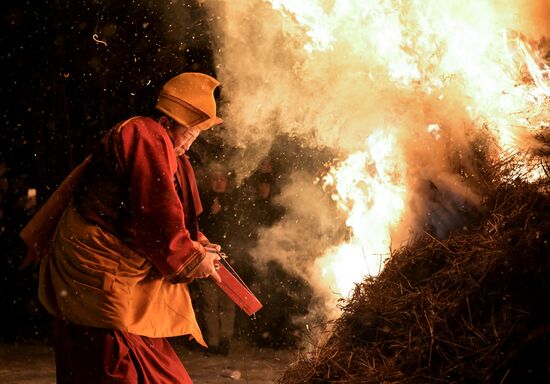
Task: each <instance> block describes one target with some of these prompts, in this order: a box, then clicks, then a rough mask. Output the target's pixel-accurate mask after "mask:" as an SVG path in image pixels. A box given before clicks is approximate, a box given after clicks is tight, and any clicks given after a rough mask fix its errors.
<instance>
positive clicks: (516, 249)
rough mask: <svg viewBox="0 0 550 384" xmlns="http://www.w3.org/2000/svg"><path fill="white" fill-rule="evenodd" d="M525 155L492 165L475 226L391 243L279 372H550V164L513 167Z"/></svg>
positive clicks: (417, 376) (318, 375) (448, 378)
mask: <svg viewBox="0 0 550 384" xmlns="http://www.w3.org/2000/svg"><path fill="white" fill-rule="evenodd" d="M546 155H548V154H546ZM539 160H541V161H542V162H543V163H544V164H545V166H544V169H545V170H546V171H550V169H549V168H548V164H547V157H546V156H545V157H544V158H540V159H539ZM524 165H525V163H524V162H523V161H518V160H517V159H509V160H508V161H507V162H503V163H501V164H500V166H498V167H497V166H495V167H494V168H493V169H492V170H491V172H489V173H488V174H487V175H485V176H486V180H487V182H488V184H489V185H487V187H489V189H488V191H487V195H486V198H485V201H484V202H483V204H482V206H483V208H484V210H485V213H484V215H483V218H482V219H481V220H479V221H478V222H477V224H476V225H474V226H472V227H471V228H470V229H468V230H461V231H457V232H456V233H452V234H451V235H450V236H449V237H448V238H447V239H445V240H439V239H437V238H436V237H434V236H433V235H431V234H429V233H424V234H422V235H419V236H418V237H417V238H415V239H414V240H412V241H411V243H410V244H409V245H407V246H405V247H403V248H401V249H399V250H397V251H396V252H394V253H393V254H392V256H391V257H390V258H389V259H388V262H387V263H386V264H385V266H384V269H383V271H382V272H381V273H380V275H379V276H378V277H376V278H375V277H369V278H367V279H366V280H365V281H363V282H362V283H360V284H358V285H357V286H356V287H355V289H354V292H353V294H352V296H351V298H350V299H349V300H347V301H345V304H344V306H343V314H342V316H341V317H340V318H339V319H337V320H336V321H335V322H334V324H333V325H332V327H331V331H330V333H329V334H328V335H327V340H326V341H324V342H322V343H320V344H319V345H316V346H315V348H314V349H313V351H312V352H310V353H309V354H307V355H304V356H302V357H301V358H300V359H299V360H298V361H297V362H295V363H294V364H292V365H291V366H290V367H289V368H288V370H287V371H286V372H285V374H284V375H283V376H282V377H281V379H280V381H279V382H280V383H296V384H297V383H321V382H323V383H324V382H338V383H380V382H384V383H425V382H443V383H457V382H461V383H462V382H489V383H519V382H521V383H528V382H529V383H531V382H545V381H546V380H549V379H550V308H549V307H548V302H547V301H548V295H549V294H550V257H549V255H550V243H549V242H550V195H549V194H548V192H549V191H550V189H549V187H550V178H549V176H550V173H548V174H547V175H546V176H545V177H543V178H541V179H539V180H538V181H537V182H536V183H531V182H528V181H527V180H525V179H524V177H522V176H525V175H515V176H514V177H511V174H513V173H514V172H516V170H517V167H523V166H524ZM495 180H506V181H503V182H497V183H495Z"/></svg>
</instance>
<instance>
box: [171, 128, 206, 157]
mask: <svg viewBox="0 0 550 384" xmlns="http://www.w3.org/2000/svg"><path fill="white" fill-rule="evenodd" d="M199 133H200V130H199V129H198V128H195V127H191V128H188V127H184V126H183V125H179V124H176V127H175V128H174V129H173V137H172V138H173V140H174V150H175V151H176V155H178V156H181V155H183V154H184V153H185V152H186V151H188V150H189V148H190V147H191V144H193V142H194V141H195V139H196V138H197V137H198V136H199Z"/></svg>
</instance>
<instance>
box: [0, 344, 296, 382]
mask: <svg viewBox="0 0 550 384" xmlns="http://www.w3.org/2000/svg"><path fill="white" fill-rule="evenodd" d="M173 344H174V349H175V350H176V352H177V353H178V355H179V356H180V357H181V359H182V361H183V362H184V364H185V366H186V368H187V370H188V372H189V374H190V376H191V378H192V379H193V382H194V383H195V384H211V383H231V382H241V383H249V384H267V383H274V382H275V381H276V379H277V378H278V377H279V375H280V374H281V372H282V371H283V370H284V369H285V367H286V366H287V365H288V363H289V362H290V361H291V360H292V359H293V357H294V355H295V352H294V351H292V350H280V349H269V348H260V347H257V346H253V345H250V344H249V343H246V342H243V341H239V340H237V341H235V342H234V345H233V348H232V350H231V353H230V354H229V356H227V357H223V356H206V355H205V354H204V352H203V351H201V350H196V349H190V348H188V346H187V345H182V344H179V343H173ZM235 370H237V371H239V373H240V376H241V377H240V379H237V380H235V379H232V378H229V377H224V376H222V375H223V374H226V375H227V374H229V373H230V372H232V371H235ZM0 383H2V384H53V383H55V364H54V357H53V349H52V348H51V346H50V345H49V344H47V343H30V344H26V345H22V344H18V345H14V344H0Z"/></svg>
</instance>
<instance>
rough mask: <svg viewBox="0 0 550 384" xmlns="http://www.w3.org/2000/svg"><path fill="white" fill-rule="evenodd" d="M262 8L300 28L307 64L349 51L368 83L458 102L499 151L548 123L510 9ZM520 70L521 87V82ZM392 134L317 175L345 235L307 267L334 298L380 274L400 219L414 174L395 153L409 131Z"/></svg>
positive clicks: (541, 86)
mask: <svg viewBox="0 0 550 384" xmlns="http://www.w3.org/2000/svg"><path fill="white" fill-rule="evenodd" d="M269 2H270V3H271V5H272V7H273V8H274V9H276V10H279V11H280V12H282V13H283V14H284V15H286V16H288V17H289V18H290V19H291V20H293V21H294V22H295V23H296V24H298V25H299V26H300V28H301V30H302V31H303V33H304V35H305V43H304V46H303V48H304V50H305V51H306V52H308V53H309V54H311V55H313V54H315V55H316V56H315V57H316V60H319V58H320V57H321V55H323V54H325V55H327V56H330V54H331V52H349V53H350V55H353V58H354V60H356V61H357V62H359V63H361V62H363V63H364V68H363V69H361V71H363V72H365V73H368V78H369V79H371V80H372V81H373V83H376V84H380V83H383V82H387V88H391V89H392V92H395V93H396V94H399V92H402V93H403V94H406V95H410V94H414V95H417V96H418V98H423V99H425V100H430V98H432V99H431V100H434V101H438V102H441V103H446V102H447V103H449V104H452V103H455V101H456V100H460V103H461V107H462V108H463V114H464V116H467V118H468V119H469V120H470V122H469V124H470V125H472V126H473V127H476V128H477V129H481V128H482V127H488V128H489V130H490V132H491V133H492V134H493V135H494V137H495V140H496V142H497V143H498V149H499V150H500V151H507V150H517V149H522V148H523V146H524V145H526V144H525V143H524V142H523V141H522V137H524V133H525V132H529V131H530V130H531V129H532V127H533V126H535V128H536V125H537V124H533V123H532V121H533V119H534V118H535V117H536V118H537V119H539V120H540V123H541V124H548V123H547V118H548V108H547V105H548V97H549V96H550V69H549V67H548V66H547V65H546V64H544V62H543V61H542V59H540V57H538V56H537V55H536V54H535V53H534V52H533V50H532V49H531V48H530V47H529V46H528V45H527V44H526V43H525V42H524V41H523V40H522V39H521V38H520V36H519V34H517V33H513V32H511V31H510V29H509V28H510V26H513V25H514V20H513V17H512V16H511V15H513V14H514V12H513V10H514V9H513V6H512V5H508V6H509V7H511V8H508V9H506V8H502V9H499V8H498V6H497V5H498V4H496V2H493V1H488V0H487V1H482V0H470V1H439V0H433V1H431V0H410V1H406V2H405V1H400V2H395V1H389V0H388V1H385V0H370V1H368V0H355V1H353V0H333V1H322V0H304V1H294V0H271V1H269ZM478 15H483V17H479V16H478ZM360 67H361V66H360V65H359V66H358V67H352V68H360ZM525 68H527V71H528V73H529V76H530V78H531V79H532V81H531V82H525V81H522V78H523V77H524V76H525V73H524V72H525ZM396 97H398V96H396ZM447 100H449V101H447ZM428 118H430V117H429V116H428ZM446 123H447V122H446V121H444V120H443V118H442V117H441V115H437V114H435V115H434V116H433V120H432V121H429V122H428V123H426V126H427V128H426V129H425V130H424V132H426V133H428V134H429V135H431V136H432V137H433V139H435V141H443V139H442V135H443V133H444V130H445V129H447V130H449V125H450V124H446ZM321 129H322V128H321ZM400 129H401V130H397V129H388V128H385V129H381V130H376V131H374V133H371V134H370V135H369V136H368V137H367V139H366V140H365V142H364V146H363V149H361V150H359V151H356V152H354V153H351V154H349V156H348V158H347V159H346V160H344V161H342V162H340V163H337V164H336V165H335V166H334V167H333V168H332V169H331V170H330V171H329V172H328V174H327V175H326V176H325V178H324V186H325V188H326V189H327V190H331V191H333V192H332V193H333V199H334V200H335V201H336V202H337V204H338V206H339V207H340V208H341V209H342V210H344V211H345V212H346V213H347V214H348V219H347V222H346V224H347V225H348V226H349V227H350V230H351V233H352V236H351V239H350V240H349V241H348V242H346V243H345V244H341V245H337V246H335V247H333V248H331V249H329V250H328V251H327V252H326V254H325V255H324V256H323V257H321V258H319V259H318V260H317V262H316V266H317V268H318V271H319V274H320V275H321V276H322V277H323V279H324V280H325V281H328V285H329V286H330V288H331V290H332V291H337V292H339V293H340V294H342V295H343V296H347V295H348V294H349V292H350V290H351V288H352V287H353V285H354V283H356V282H358V281H360V280H361V279H362V278H363V277H364V276H366V275H376V274H377V273H378V272H379V271H380V270H381V269H382V267H383V262H384V260H385V259H386V258H387V257H388V255H389V249H390V247H391V235H390V234H391V231H392V228H393V227H395V226H396V225H397V224H398V223H399V222H400V221H401V220H402V219H403V215H405V214H406V206H405V205H406V198H407V195H408V193H409V192H408V191H409V187H410V181H408V180H407V179H408V178H409V177H414V175H412V174H410V175H407V172H408V170H407V169H406V166H405V164H407V160H409V161H410V159H407V158H406V155H405V154H404V153H403V150H402V149H403V148H404V147H405V146H410V145H411V142H410V136H411V135H410V134H409V133H408V130H409V127H406V126H404V127H400ZM365 132H373V129H372V127H369V128H368V129H365ZM407 140H409V141H407Z"/></svg>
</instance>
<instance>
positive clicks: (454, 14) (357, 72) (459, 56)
mask: <svg viewBox="0 0 550 384" xmlns="http://www.w3.org/2000/svg"><path fill="white" fill-rule="evenodd" d="M283 3H284V2H282V1H276V0H273V1H262V0H237V1H233V0H208V1H204V2H203V5H204V6H205V7H206V8H207V10H208V14H209V15H210V18H209V20H210V21H211V22H212V27H213V28H214V33H213V43H214V46H215V60H216V64H217V66H216V68H217V75H218V78H219V79H220V81H221V83H222V86H223V95H224V100H225V103H224V105H223V106H222V114H223V116H224V119H225V121H226V127H227V129H226V130H225V131H224V132H225V136H224V140H226V141H227V142H228V143H230V144H231V145H234V146H236V147H239V148H242V149H243V152H242V153H243V155H242V156H240V157H239V158H238V159H234V164H233V167H234V168H235V170H236V171H237V174H241V175H245V174H247V173H248V172H250V171H251V170H253V169H254V168H256V167H257V165H258V163H259V161H260V160H261V159H263V158H264V157H265V156H266V155H267V153H268V152H269V150H270V149H271V144H272V143H273V142H274V141H275V140H276V138H277V137H279V136H281V135H285V136H288V137H294V138H296V139H297V140H299V141H300V142H303V143H306V146H307V147H308V148H312V149H315V148H320V149H321V148H325V149H326V148H328V149H330V150H331V151H333V152H334V153H335V154H339V155H342V156H345V155H347V154H350V153H354V152H357V151H362V150H364V148H365V145H366V141H367V139H368V138H369V137H370V136H371V135H373V133H375V132H379V131H381V132H384V133H385V134H388V135H391V136H392V137H395V138H396V139H395V140H396V141H395V146H396V147H397V148H398V149H399V151H398V152H399V153H400V156H402V157H403V162H404V163H405V164H406V167H407V168H406V175H404V176H403V177H404V179H406V184H407V194H406V202H405V203H406V204H405V210H404V213H403V217H402V218H401V220H400V222H399V223H397V224H395V225H394V226H393V227H392V228H391V238H392V246H393V247H397V246H400V245H402V244H403V243H404V242H405V241H406V240H407V238H408V236H409V234H410V232H411V231H414V230H420V229H423V227H422V226H423V225H425V224H426V222H428V223H429V224H431V225H433V226H434V228H433V229H434V231H435V234H436V235H438V236H441V237H444V236H445V235H446V234H447V233H448V231H449V230H450V229H453V228H455V227H456V226H460V225H463V224H465V221H464V220H463V218H461V217H460V215H461V214H462V208H464V207H476V206H477V205H478V204H479V201H480V193H481V191H480V189H479V186H478V185H477V179H476V177H477V173H478V172H479V161H486V160H487V159H488V158H490V157H491V156H494V155H495V153H497V154H498V151H499V150H501V149H502V145H503V143H514V145H516V146H519V147H521V145H522V142H523V141H522V140H523V139H524V137H526V131H527V129H526V127H527V126H528V125H529V124H531V122H526V121H528V120H529V119H528V117H529V116H527V117H526V116H525V113H524V112H525V111H526V110H527V109H529V108H531V112H532V110H533V109H536V106H534V105H535V104H529V103H530V102H531V100H530V99H529V100H528V99H527V98H526V95H527V94H528V92H527V91H526V89H525V88H522V87H519V84H520V82H521V81H520V80H521V78H522V76H523V75H525V73H527V72H526V69H525V68H524V67H525V66H524V65H522V63H521V61H520V60H519V59H518V58H517V55H516V56H514V55H512V54H506V52H508V51H506V49H509V50H510V52H513V51H514V49H517V47H519V45H518V44H520V43H517V40H515V38H516V37H518V36H519V37H520V38H521V41H523V42H525V43H526V44H528V43H530V42H537V41H540V39H541V38H542V37H543V36H545V35H547V34H550V27H549V25H550V23H548V20H549V18H550V4H549V3H548V1H545V0H538V1H534V0H522V1H519V0H518V1H497V0H493V1H491V0H485V1H484V0H470V1H443V2H442V1H439V0H433V1H431V0H424V1H420V0H408V1H407V0H403V1H389V0H387V1H386V0H372V1H366V0H355V1H352V0H348V1H339V0H324V1H323V0H318V1H314V0H307V1H288V2H287V4H283ZM303 9H305V10H303ZM530 97H533V98H537V97H539V99H540V98H541V97H544V96H541V95H540V94H538V95H531V96H530ZM538 116H539V117H540V116H542V115H541V114H540V110H539V115H538ZM525 142H527V141H525ZM288 156H292V154H288ZM323 167H324V165H323V164H321V163H320V164H318V165H313V166H312V165H311V164H309V165H308V169H316V168H317V169H318V170H322V169H323ZM296 168H297V169H299V168H300V166H299V165H298V166H297V167H296ZM318 176H319V175H318V173H315V172H305V173H304V172H303V171H300V172H299V173H296V174H295V175H292V176H291V178H290V180H291V182H290V183H288V184H287V185H285V186H284V190H283V193H282V195H281V197H280V202H281V203H282V204H284V205H285V206H286V207H287V208H288V209H289V214H288V215H287V217H286V218H285V219H284V220H283V221H282V222H281V223H279V224H277V225H276V226H275V227H273V228H271V229H269V230H267V231H266V232H264V233H263V234H262V237H261V240H260V246H259V247H258V249H257V250H256V251H255V256H256V257H257V258H258V259H259V260H266V259H268V258H277V259H278V260H279V261H281V262H282V263H283V264H284V265H285V266H286V267H287V268H289V270H291V271H293V272H294V273H297V274H299V275H300V276H303V277H304V278H307V279H308V280H309V281H310V283H311V284H312V285H313V286H315V287H318V288H319V292H327V291H330V289H331V288H330V287H328V288H327V287H326V285H325V282H324V281H323V277H322V276H321V275H320V274H319V273H318V272H316V271H315V268H314V265H315V260H316V258H318V257H319V256H320V255H321V254H323V252H324V251H326V250H327V249H328V248H330V247H331V246H334V245H336V244H335V243H336V242H340V241H342V231H343V230H342V228H335V225H342V223H343V222H344V221H345V219H340V218H335V216H334V212H335V211H334V204H333V203H332V201H331V200H330V199H328V192H323V191H322V189H321V183H315V180H316V179H317V177H318ZM370 224H371V225H372V226H376V225H377V223H370ZM344 232H345V230H344Z"/></svg>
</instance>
